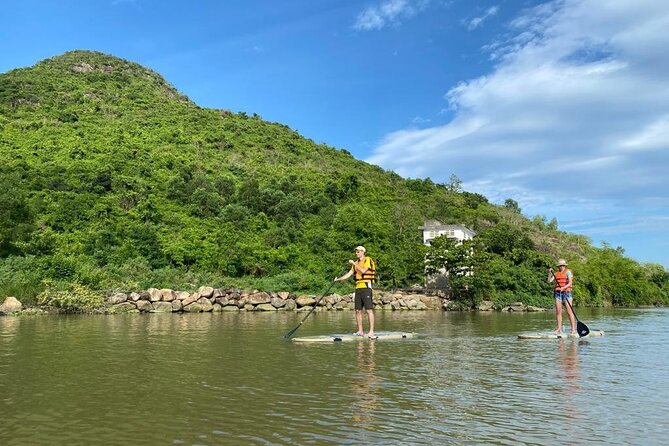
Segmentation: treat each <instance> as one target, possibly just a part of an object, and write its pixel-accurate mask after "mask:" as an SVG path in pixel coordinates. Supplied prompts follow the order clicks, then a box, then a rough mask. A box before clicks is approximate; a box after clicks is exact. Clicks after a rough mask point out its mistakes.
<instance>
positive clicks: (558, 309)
mask: <svg viewBox="0 0 669 446" xmlns="http://www.w3.org/2000/svg"><path fill="white" fill-rule="evenodd" d="M557 268H558V270H557V272H556V271H553V268H548V283H551V282H553V281H555V288H554V289H553V296H554V297H555V318H556V319H557V328H556V329H555V334H560V333H562V304H564V305H565V306H566V307H567V315H568V316H569V323H570V324H571V332H572V334H576V318H575V317H574V312H573V311H572V309H571V302H572V294H571V290H572V285H573V283H574V274H573V273H572V272H571V270H570V269H567V261H566V260H565V259H560V260H558V263H557Z"/></svg>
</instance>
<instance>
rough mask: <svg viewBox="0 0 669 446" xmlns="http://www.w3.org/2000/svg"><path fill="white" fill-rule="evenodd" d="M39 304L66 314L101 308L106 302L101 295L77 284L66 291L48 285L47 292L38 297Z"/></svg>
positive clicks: (73, 284)
mask: <svg viewBox="0 0 669 446" xmlns="http://www.w3.org/2000/svg"><path fill="white" fill-rule="evenodd" d="M37 303H38V304H40V305H46V306H50V307H54V308H58V309H60V310H63V311H64V312H66V313H79V312H84V311H90V310H93V309H95V308H99V307H101V306H102V305H103V303H104V300H103V299H102V296H100V295H99V294H97V293H95V292H93V291H91V290H90V289H88V288H87V287H85V286H84V285H81V284H79V283H77V282H75V283H72V284H70V285H69V286H68V287H67V288H66V289H57V288H54V287H53V286H50V285H47V288H46V290H44V291H43V292H41V293H40V294H39V295H38V296H37Z"/></svg>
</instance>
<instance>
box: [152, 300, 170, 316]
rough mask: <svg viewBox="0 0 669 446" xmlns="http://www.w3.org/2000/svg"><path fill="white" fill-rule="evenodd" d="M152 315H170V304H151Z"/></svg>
mask: <svg viewBox="0 0 669 446" xmlns="http://www.w3.org/2000/svg"><path fill="white" fill-rule="evenodd" d="M152 312H153V313H171V312H172V302H171V301H170V302H156V303H154V304H153V310H152Z"/></svg>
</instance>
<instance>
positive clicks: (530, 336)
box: [518, 330, 604, 339]
mask: <svg viewBox="0 0 669 446" xmlns="http://www.w3.org/2000/svg"><path fill="white" fill-rule="evenodd" d="M592 336H604V332H603V331H602V330H591V331H590V333H589V334H588V335H587V336H584V337H585V338H589V337H592ZM578 337H579V336H578V333H560V334H555V333H550V332H548V333H521V334H519V335H518V339H574V338H578Z"/></svg>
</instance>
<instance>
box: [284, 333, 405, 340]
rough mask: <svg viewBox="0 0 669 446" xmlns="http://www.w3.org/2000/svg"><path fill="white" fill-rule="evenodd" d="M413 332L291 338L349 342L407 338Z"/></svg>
mask: <svg viewBox="0 0 669 446" xmlns="http://www.w3.org/2000/svg"><path fill="white" fill-rule="evenodd" d="M414 335H415V333H405V332H402V331H377V332H376V333H375V336H374V337H371V338H370V337H369V336H367V335H365V336H357V335H355V334H331V335H320V336H304V337H300V338H293V342H351V341H381V340H390V339H409V338H413V337H414Z"/></svg>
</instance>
